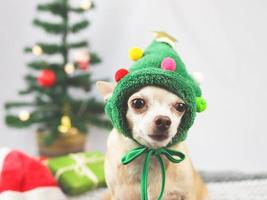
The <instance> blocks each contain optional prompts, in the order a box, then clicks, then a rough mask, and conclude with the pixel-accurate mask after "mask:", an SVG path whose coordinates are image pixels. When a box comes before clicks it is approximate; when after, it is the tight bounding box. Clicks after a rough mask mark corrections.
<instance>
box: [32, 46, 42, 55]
mask: <svg viewBox="0 0 267 200" xmlns="http://www.w3.org/2000/svg"><path fill="white" fill-rule="evenodd" d="M32 53H33V54H34V55H35V56H40V55H42V54H43V49H42V48H41V47H40V46H39V45H34V46H33V47H32Z"/></svg>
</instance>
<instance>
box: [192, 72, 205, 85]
mask: <svg viewBox="0 0 267 200" xmlns="http://www.w3.org/2000/svg"><path fill="white" fill-rule="evenodd" d="M191 75H192V77H193V79H194V80H195V81H196V82H197V83H198V84H199V85H200V84H201V83H203V82H204V80H205V77H204V75H203V74H202V73H201V72H193V73H192V74H191Z"/></svg>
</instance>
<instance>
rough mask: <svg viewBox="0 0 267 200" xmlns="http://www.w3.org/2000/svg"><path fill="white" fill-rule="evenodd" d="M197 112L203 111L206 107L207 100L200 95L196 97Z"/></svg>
mask: <svg viewBox="0 0 267 200" xmlns="http://www.w3.org/2000/svg"><path fill="white" fill-rule="evenodd" d="M196 104H197V112H203V111H204V110H206V108H207V101H206V100H205V99H204V98H202V97H197V98H196Z"/></svg>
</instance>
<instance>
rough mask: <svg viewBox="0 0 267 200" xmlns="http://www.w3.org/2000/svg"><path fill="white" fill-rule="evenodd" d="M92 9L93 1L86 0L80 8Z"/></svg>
mask: <svg viewBox="0 0 267 200" xmlns="http://www.w3.org/2000/svg"><path fill="white" fill-rule="evenodd" d="M91 7H92V1H91V0H84V1H83V2H82V3H81V5H80V8H81V9H83V10H89V9H90V8H91Z"/></svg>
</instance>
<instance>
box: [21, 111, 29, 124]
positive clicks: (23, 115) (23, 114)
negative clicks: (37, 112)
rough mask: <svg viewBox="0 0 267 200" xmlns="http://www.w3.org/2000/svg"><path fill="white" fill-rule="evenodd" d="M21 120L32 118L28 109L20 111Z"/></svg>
mask: <svg viewBox="0 0 267 200" xmlns="http://www.w3.org/2000/svg"><path fill="white" fill-rule="evenodd" d="M19 119H20V121H23V122H26V121H28V120H29V119H30V113H29V112H28V111H27V110H22V111H20V113H19Z"/></svg>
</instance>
